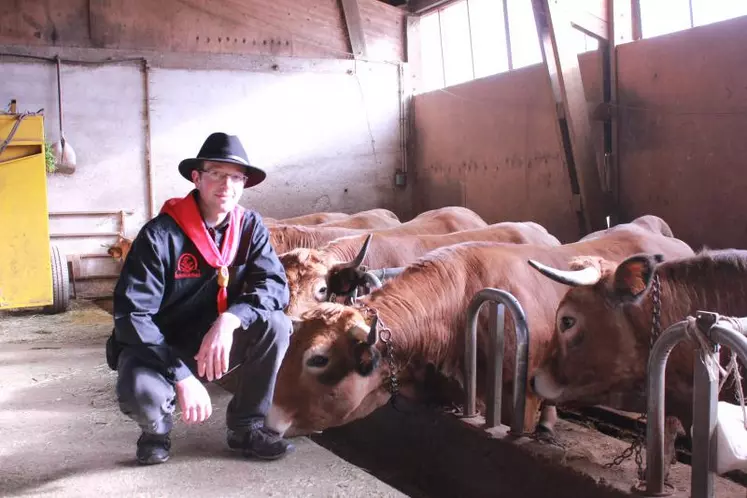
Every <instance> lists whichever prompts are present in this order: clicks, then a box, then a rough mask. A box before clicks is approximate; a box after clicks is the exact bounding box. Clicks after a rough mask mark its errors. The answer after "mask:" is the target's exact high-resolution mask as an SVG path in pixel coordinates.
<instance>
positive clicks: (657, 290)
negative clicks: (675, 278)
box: [604, 273, 668, 484]
mask: <svg viewBox="0 0 747 498" xmlns="http://www.w3.org/2000/svg"><path fill="white" fill-rule="evenodd" d="M651 304H652V311H651V331H650V333H649V354H651V350H653V348H654V343H655V342H656V340H657V339H658V338H659V335H660V334H661V280H659V274H658V273H655V274H654V282H653V284H652V286H651ZM645 385H646V384H644V387H643V388H641V394H642V395H643V398H644V399H647V393H646V387H645ZM645 418H646V414H645V413H643V414H641V415H639V416H638V419H637V420H636V421H637V422H643V421H644V419H645ZM645 442H646V439H645V436H644V435H643V429H641V428H640V427H639V428H638V429H637V430H636V432H635V433H634V434H633V442H632V443H631V445H630V446H629V447H628V448H626V449H625V450H624V451H623V452H622V453H620V454H619V455H618V456H616V457H615V458H614V459H613V460H612V461H611V462H609V463H607V464H605V465H604V467H605V468H607V469H609V468H611V467H615V466H617V465H620V464H621V463H622V462H624V461H625V460H627V459H628V458H630V457H631V456H633V455H635V463H636V466H637V467H638V479H639V481H640V482H643V480H644V479H645V476H644V472H643V455H642V451H643V447H644V446H645ZM666 484H668V483H666Z"/></svg>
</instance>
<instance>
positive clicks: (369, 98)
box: [151, 63, 400, 203]
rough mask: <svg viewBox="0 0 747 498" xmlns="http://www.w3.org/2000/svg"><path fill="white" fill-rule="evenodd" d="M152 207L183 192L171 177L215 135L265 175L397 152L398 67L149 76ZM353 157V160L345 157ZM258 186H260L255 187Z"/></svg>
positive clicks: (163, 72)
mask: <svg viewBox="0 0 747 498" xmlns="http://www.w3.org/2000/svg"><path fill="white" fill-rule="evenodd" d="M151 74H152V76H151V78H152V87H153V90H152V95H153V99H152V111H151V115H152V119H153V126H152V130H153V151H154V161H155V162H156V164H157V168H156V171H157V177H158V178H157V182H156V183H157V185H158V188H157V189H156V192H158V199H157V201H158V202H157V203H160V202H162V201H163V200H165V197H164V195H166V196H171V195H172V194H174V195H176V193H177V192H182V191H183V190H184V187H185V186H186V185H185V183H184V181H183V180H179V179H180V177H179V175H178V172H177V171H176V165H177V164H178V162H179V161H180V160H181V159H183V158H184V157H192V156H194V155H196V154H197V152H198V150H199V148H200V146H201V144H202V142H203V141H204V139H205V138H206V137H207V136H208V135H209V134H210V133H211V132H214V131H224V132H226V133H230V134H235V135H238V136H239V138H240V139H241V141H242V143H243V144H244V147H245V148H246V150H247V154H248V155H249V158H250V160H251V161H252V162H254V163H255V164H257V165H258V166H260V167H262V168H265V169H266V170H267V171H268V176H272V175H273V173H275V172H278V171H280V170H283V169H286V170H287V168H294V167H302V166H304V164H302V163H305V165H309V164H312V163H317V164H320V165H323V164H324V163H325V162H327V161H331V160H338V159H339V158H340V157H345V156H347V157H350V158H351V163H354V162H355V161H354V160H352V159H353V158H354V157H360V158H363V157H369V156H375V155H377V154H380V153H384V152H387V151H388V152H396V151H399V149H400V144H399V130H398V128H397V127H392V126H391V123H392V116H393V114H395V115H396V113H398V112H399V102H398V99H397V93H396V92H392V89H393V88H395V89H396V88H397V68H396V66H394V65H391V66H389V67H388V68H387V67H383V66H382V65H379V66H378V67H376V68H375V71H372V70H369V68H368V67H367V65H365V64H363V63H359V64H358V65H357V73H356V74H353V75H340V74H323V73H305V74H301V73H289V74H266V73H253V74H252V77H251V78H247V77H246V73H245V72H239V71H220V72H216V71H212V72H207V71H175V70H168V71H166V70H153V71H152V73H151ZM351 156H352V157H351ZM260 187H262V186H260Z"/></svg>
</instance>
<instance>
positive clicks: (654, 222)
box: [581, 214, 674, 240]
mask: <svg viewBox="0 0 747 498" xmlns="http://www.w3.org/2000/svg"><path fill="white" fill-rule="evenodd" d="M630 224H632V225H638V226H640V227H641V228H645V229H647V230H649V231H651V232H653V233H660V234H662V235H664V236H666V237H674V234H673V233H672V229H671V228H670V227H669V224H668V223H667V222H666V221H664V220H663V219H661V218H659V217H658V216H654V215H653V214H646V215H643V216H639V217H638V218H636V219H634V220H633V221H631V222H630ZM626 226H627V224H625V223H623V224H621V225H615V226H613V227H610V228H606V229H604V230H599V231H597V232H593V233H590V234H589V235H587V236H585V237H584V238H582V239H581V240H591V239H596V238H597V237H600V236H602V235H605V234H608V233H610V232H614V231H616V230H620V228H619V227H623V229H624V227H626Z"/></svg>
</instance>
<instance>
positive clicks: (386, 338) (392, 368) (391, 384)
mask: <svg viewBox="0 0 747 498" xmlns="http://www.w3.org/2000/svg"><path fill="white" fill-rule="evenodd" d="M357 305H358V306H359V307H360V308H361V309H362V310H363V311H364V312H365V313H366V314H367V315H368V316H369V318H373V317H376V323H377V324H378V325H380V328H379V339H381V342H383V343H384V346H385V347H386V349H385V350H384V357H385V358H386V360H387V364H388V365H389V378H388V379H387V388H388V389H389V393H390V394H391V395H392V397H391V402H392V404H394V403H395V398H396V397H397V395H398V394H399V380H398V379H397V372H398V369H397V362H396V361H395V357H394V344H393V343H392V330H391V329H390V328H389V327H387V326H386V325H385V324H384V323H383V322H382V321H381V318H380V317H379V313H378V312H377V311H376V310H375V309H373V308H371V307H370V306H368V305H366V304H364V303H360V302H358V303H357Z"/></svg>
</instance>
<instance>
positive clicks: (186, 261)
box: [174, 252, 201, 278]
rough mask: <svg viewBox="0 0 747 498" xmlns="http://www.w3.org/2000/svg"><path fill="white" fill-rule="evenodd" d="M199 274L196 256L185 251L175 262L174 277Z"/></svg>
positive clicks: (187, 276) (197, 275) (188, 276)
mask: <svg viewBox="0 0 747 498" xmlns="http://www.w3.org/2000/svg"><path fill="white" fill-rule="evenodd" d="M200 275H201V273H200V267H199V265H198V264H197V258H196V257H195V255H194V254H190V253H188V252H185V253H184V254H182V255H181V256H179V260H178V261H177V262H176V274H175V275H174V278H197V277H199V276H200Z"/></svg>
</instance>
